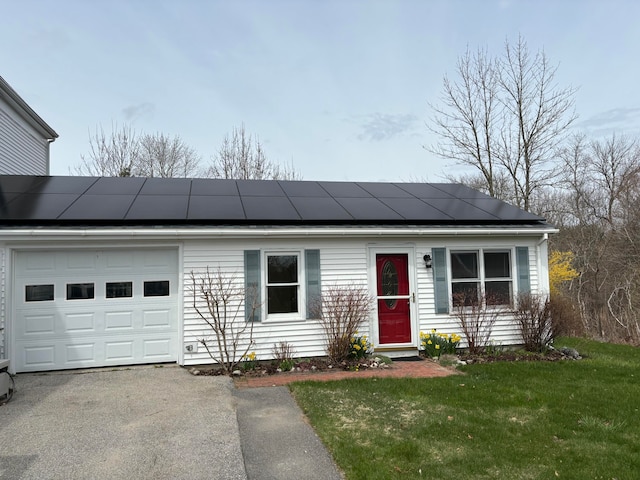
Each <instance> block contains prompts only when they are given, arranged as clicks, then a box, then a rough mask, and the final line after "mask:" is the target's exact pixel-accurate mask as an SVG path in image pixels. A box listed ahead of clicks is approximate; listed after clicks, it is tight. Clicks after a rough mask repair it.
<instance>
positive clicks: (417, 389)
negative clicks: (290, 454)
mask: <svg viewBox="0 0 640 480" xmlns="http://www.w3.org/2000/svg"><path fill="white" fill-rule="evenodd" d="M556 345H557V346H564V345H566V346H570V347H573V348H576V349H577V350H578V351H579V352H580V353H581V354H582V355H584V357H585V358H583V359H582V360H577V361H573V360H565V361H560V362H504V363H500V362H499V363H490V364H478V365H468V366H465V367H461V368H460V370H461V371H463V372H465V375H455V376H451V377H446V378H430V379H388V378H387V379H352V380H341V381H335V382H326V383H322V382H300V383H295V384H292V385H291V387H290V388H291V391H292V392H293V395H294V397H295V398H296V400H297V402H298V404H299V405H300V406H301V407H302V409H303V410H304V412H305V413H306V415H307V416H308V417H309V419H310V421H311V423H312V425H313V427H314V428H315V430H316V432H317V433H318V435H319V436H320V437H321V438H322V440H323V442H324V443H325V445H327V447H328V448H329V450H330V451H331V453H332V454H333V456H334V458H335V460H336V462H337V463H338V465H339V466H340V468H341V469H342V470H343V471H344V472H345V474H346V477H347V478H348V479H350V480H354V479H395V478H402V479H408V478H424V479H433V478H464V479H551V478H560V479H562V478H565V479H619V480H622V479H633V478H640V411H639V409H640V349H638V348H634V347H629V346H621V345H610V344H603V343H597V342H591V341H587V340H581V339H560V340H558V341H556Z"/></svg>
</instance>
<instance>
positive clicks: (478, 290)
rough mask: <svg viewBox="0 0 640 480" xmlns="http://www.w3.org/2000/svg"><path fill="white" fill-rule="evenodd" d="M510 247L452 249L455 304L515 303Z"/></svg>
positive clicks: (455, 305) (456, 305)
mask: <svg viewBox="0 0 640 480" xmlns="http://www.w3.org/2000/svg"><path fill="white" fill-rule="evenodd" d="M511 265H512V262H511V251H510V250H473V251H452V252H451V294H452V298H453V306H454V307H459V306H461V305H474V304H477V303H478V301H479V300H480V299H483V301H484V302H485V303H486V304H487V305H510V304H512V303H513V278H512V268H511Z"/></svg>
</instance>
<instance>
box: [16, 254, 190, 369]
mask: <svg viewBox="0 0 640 480" xmlns="http://www.w3.org/2000/svg"><path fill="white" fill-rule="evenodd" d="M15 258H16V262H15V266H14V279H15V282H14V284H15V290H14V291H15V296H14V301H13V305H14V308H13V316H12V317H13V323H12V325H13V332H14V334H13V349H14V351H15V354H14V358H15V360H16V370H17V371H38V370H57V369H65V368H85V367H95V366H114V365H119V364H121V365H125V364H135V363H150V362H159V361H176V360H177V353H178V347H177V344H178V332H179V328H178V322H179V317H180V315H179V309H178V305H179V296H178V294H177V292H178V253H177V250H176V249H145V250H141V249H140V250H136V249H131V248H129V249H127V250H124V249H120V250H105V251H99V250H91V251H54V252H33V251H29V252H27V251H25V252H18V253H17V255H16V257H15ZM145 282H169V295H166V283H165V284H164V285H165V287H164V289H161V291H160V293H161V294H162V295H158V296H148V297H145V296H144V283H145ZM72 283H75V284H91V283H93V285H94V289H93V291H94V296H93V298H81V299H77V300H67V285H68V284H72ZM107 283H111V284H112V285H110V287H109V288H107ZM27 285H53V290H54V294H53V295H52V294H51V288H49V289H47V288H35V289H33V288H31V289H30V290H29V292H30V293H29V295H30V300H31V301H26V300H27V299H26V296H27V294H26V292H27V288H26V286H27ZM107 292H109V293H107ZM151 292H152V293H153V294H156V295H157V290H156V291H152V290H151ZM75 293H78V292H77V291H76V292H75ZM80 293H82V292H80ZM78 295H79V293H78ZM107 295H109V296H107ZM50 297H53V299H51V298H50ZM40 299H45V300H46V301H44V300H42V301H41V300H40Z"/></svg>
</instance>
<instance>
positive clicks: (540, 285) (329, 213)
mask: <svg viewBox="0 0 640 480" xmlns="http://www.w3.org/2000/svg"><path fill="white" fill-rule="evenodd" d="M0 189H1V191H2V192H3V193H4V195H3V196H2V197H0V202H1V203H0V259H1V261H2V278H1V279H0V280H1V286H2V291H1V297H0V305H1V307H2V312H1V317H0V318H1V320H2V322H3V323H4V326H5V327H6V329H5V336H6V343H5V345H6V347H5V348H4V352H3V353H4V355H5V356H8V357H9V358H10V359H11V365H12V367H13V368H14V369H15V370H16V371H37V370H54V369H66V368H78V367H93V366H111V365H127V364H136V363H151V362H177V363H179V364H180V365H193V364H200V363H206V362H210V358H209V357H208V355H207V353H206V352H205V351H204V349H203V348H202V347H201V346H200V347H199V348H198V345H197V340H198V339H199V338H202V336H203V335H205V334H207V333H208V330H207V329H206V328H205V327H204V326H203V323H202V321H201V320H199V319H198V317H197V315H196V313H195V311H194V309H193V306H192V298H193V296H192V291H191V272H192V271H194V272H196V273H201V272H203V271H205V269H206V267H210V268H212V269H217V268H218V267H219V268H220V269H221V270H222V271H223V272H225V273H227V274H229V275H235V276H236V279H237V282H238V285H239V286H241V287H243V286H244V285H245V282H246V283H248V284H252V285H255V286H256V287H257V291H258V292H259V296H260V308H259V310H257V311H256V312H255V315H254V316H253V318H249V319H248V321H252V322H254V337H255V342H256V343H255V345H254V346H253V347H252V348H251V350H253V351H255V352H256V353H257V357H258V359H268V358H270V357H271V356H272V349H273V346H274V344H275V343H277V342H280V341H287V342H288V343H289V344H290V345H292V346H293V348H294V349H295V352H296V354H297V355H298V356H317V355H324V354H325V342H324V338H323V335H322V331H321V328H320V326H319V323H318V321H317V320H316V319H314V318H310V317H312V315H311V308H310V306H309V305H308V300H309V299H310V298H312V297H314V296H317V294H318V293H319V292H320V291H322V290H323V289H327V288H329V287H330V286H334V285H349V286H351V285H355V286H362V287H364V288H367V289H368V290H369V291H370V292H371V295H372V296H374V297H375V298H376V302H375V309H374V312H373V314H372V315H371V317H370V320H369V322H368V323H367V324H365V325H363V326H362V329H361V330H360V333H361V334H367V335H368V336H369V338H370V340H371V341H372V343H373V345H374V348H375V350H376V351H377V352H392V351H393V352H397V351H400V352H403V353H412V354H415V353H416V351H417V348H418V342H419V333H420V331H430V330H431V329H433V328H436V329H438V331H441V332H458V333H461V332H460V329H459V328H458V327H457V325H456V322H455V318H454V317H453V316H452V314H451V311H452V292H459V291H465V290H468V289H469V288H471V289H477V288H480V287H481V288H482V289H484V290H487V291H488V292H491V293H494V294H496V296H497V297H498V298H501V299H502V300H501V302H502V303H505V304H509V303H512V302H513V300H514V297H515V295H516V293H517V292H523V291H526V292H529V291H531V292H534V293H536V292H540V293H546V292H547V290H548V271H547V235H548V234H549V233H553V232H555V231H556V230H555V229H554V228H553V227H552V226H550V225H549V224H547V223H546V222H545V221H544V220H543V219H542V218H539V217H537V216H535V215H532V214H530V213H527V212H524V211H522V210H519V209H517V208H515V207H513V206H510V205H508V204H506V203H504V202H501V201H499V200H496V199H493V198H490V197H488V196H486V195H484V194H482V193H480V192H477V191H475V190H472V189H470V188H467V187H464V186H462V185H456V184H420V183H365V182H360V183H353V182H311V181H252V180H237V181H236V180H212V179H194V180H190V179H159V178H149V179H145V178H89V177H35V176H4V177H1V176H0ZM426 256H429V257H430V262H429V264H427V261H426V260H428V259H429V257H426ZM425 259H426V260H425ZM276 273H277V275H276ZM245 313H246V314H247V315H248V314H249V313H250V312H249V311H247V312H245ZM242 321H244V316H242ZM493 340H494V341H495V342H497V343H502V344H517V343H519V338H518V334H517V330H516V328H515V325H514V323H513V321H512V318H511V317H509V316H506V317H501V318H500V320H499V321H498V323H497V324H496V326H495V328H494V330H493ZM0 356H1V354H0Z"/></svg>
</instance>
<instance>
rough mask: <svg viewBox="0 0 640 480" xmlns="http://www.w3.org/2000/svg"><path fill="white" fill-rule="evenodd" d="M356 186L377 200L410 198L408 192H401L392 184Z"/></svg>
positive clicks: (359, 184) (362, 184)
mask: <svg viewBox="0 0 640 480" xmlns="http://www.w3.org/2000/svg"><path fill="white" fill-rule="evenodd" d="M358 186H360V187H361V188H363V189H365V190H366V191H367V192H369V193H370V194H371V195H372V196H374V197H377V198H412V197H413V195H411V194H410V193H409V192H407V191H405V190H402V189H401V188H399V187H397V186H395V185H394V184H393V183H373V182H368V183H362V182H359V183H358Z"/></svg>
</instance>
